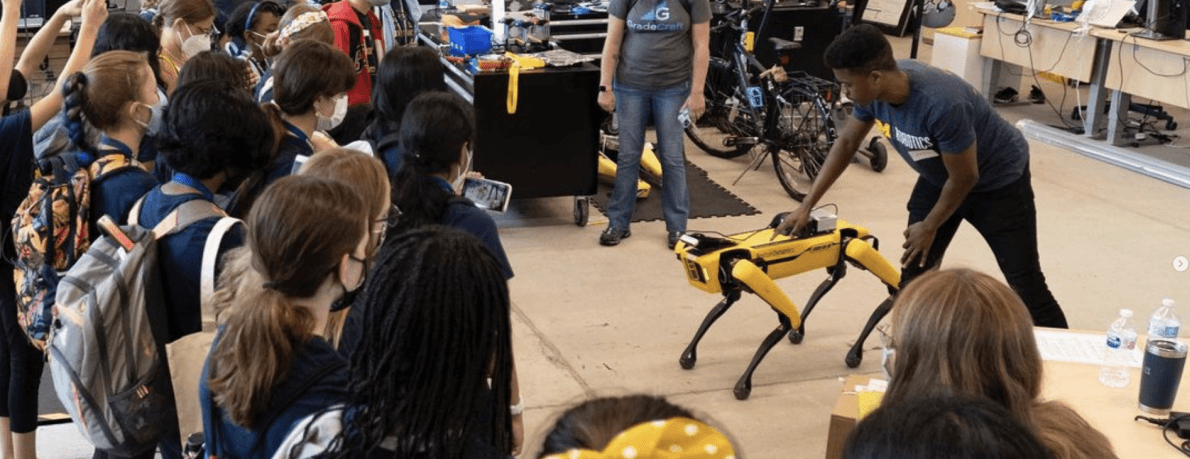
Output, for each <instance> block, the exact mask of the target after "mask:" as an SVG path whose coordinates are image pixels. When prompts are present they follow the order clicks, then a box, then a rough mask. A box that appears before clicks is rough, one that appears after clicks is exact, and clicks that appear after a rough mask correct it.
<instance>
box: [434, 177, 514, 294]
mask: <svg viewBox="0 0 1190 459" xmlns="http://www.w3.org/2000/svg"><path fill="white" fill-rule="evenodd" d="M432 180H435V181H437V182H438V184H439V185H441V186H442V187H443V188H445V189H446V190H448V191H450V193H451V194H452V195H453V194H454V193H455V189H454V187H452V186H451V185H450V183H448V182H447V181H446V180H443V179H441V178H439V177H433V178H432ZM438 223H439V224H441V225H442V226H447V227H451V228H454V229H457V230H461V231H464V232H466V233H470V234H471V235H472V236H475V237H477V238H479V241H480V242H482V243H483V245H484V246H486V247H487V248H488V250H489V251H491V252H492V255H494V256H495V257H496V262H497V263H499V264H500V270H501V271H504V278H505V279H512V265H510V264H509V263H508V255H506V254H505V253H504V245H503V244H501V243H500V233H499V232H498V231H496V220H493V219H492V216H491V215H488V213H487V212H486V211H484V210H483V209H480V208H478V207H475V203H473V202H471V201H470V200H468V199H452V200H451V201H450V202H449V203H447V205H446V211H445V212H443V214H442V219H441V220H439V221H438Z"/></svg>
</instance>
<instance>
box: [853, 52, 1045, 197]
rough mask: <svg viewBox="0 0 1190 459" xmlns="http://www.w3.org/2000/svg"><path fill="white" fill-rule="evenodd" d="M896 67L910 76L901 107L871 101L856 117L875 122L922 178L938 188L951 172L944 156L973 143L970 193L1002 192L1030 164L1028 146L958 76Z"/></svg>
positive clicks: (912, 64)
mask: <svg viewBox="0 0 1190 459" xmlns="http://www.w3.org/2000/svg"><path fill="white" fill-rule="evenodd" d="M897 65H898V66H900V68H901V70H903V71H905V73H907V74H908V75H909V98H908V100H906V101H905V103H903V104H901V105H900V106H893V105H892V104H889V103H888V102H882V101H873V102H872V103H870V104H868V105H866V106H856V107H855V117H856V118H857V119H859V120H863V121H871V120H875V121H876V126H877V127H878V128H879V129H880V132H881V133H882V134H884V136H885V137H887V138H888V139H889V141H890V142H891V143H892V145H893V147H894V148H896V150H897V153H899V154H900V155H901V157H902V158H905V161H907V162H908V163H909V165H910V166H911V167H913V169H914V170H916V171H917V173H918V174H921V177H922V179H924V180H926V181H927V182H929V183H930V184H932V185H934V186H937V187H939V188H941V187H942V186H943V185H944V184H945V183H946V178H947V177H948V176H949V174H948V173H947V171H946V166H945V165H944V164H943V163H942V156H941V155H946V154H959V153H962V152H963V150H966V149H967V148H968V147H970V146H971V144H972V143H973V142H974V143H975V144H976V147H975V149H976V160H977V161H978V163H979V182H978V183H976V184H975V188H974V189H972V191H973V192H983V191H991V190H996V189H999V188H1002V187H1004V186H1006V185H1008V184H1010V183H1012V182H1014V181H1016V180H1017V179H1019V178H1020V177H1021V175H1022V174H1023V173H1024V171H1025V167H1026V166H1028V164H1029V144H1028V143H1027V142H1026V141H1025V137H1024V136H1023V135H1021V131H1019V130H1017V129H1016V128H1015V127H1013V126H1012V125H1011V124H1009V123H1008V121H1005V120H1004V118H1001V117H1000V115H999V114H998V113H996V110H995V109H994V108H992V105H991V104H990V103H988V101H987V99H986V98H985V97H983V96H982V95H980V94H979V92H977V91H976V90H975V88H974V87H972V86H971V85H970V84H968V83H967V82H966V81H963V79H962V78H960V77H959V76H957V75H955V74H953V73H950V72H947V71H945V70H941V69H937V68H934V67H930V66H928V65H926V64H923V63H921V62H918V61H914V60H900V61H897Z"/></svg>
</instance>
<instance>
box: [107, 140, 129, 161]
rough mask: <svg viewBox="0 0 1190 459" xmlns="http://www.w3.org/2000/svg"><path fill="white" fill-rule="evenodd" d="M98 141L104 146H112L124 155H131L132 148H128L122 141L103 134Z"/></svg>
mask: <svg viewBox="0 0 1190 459" xmlns="http://www.w3.org/2000/svg"><path fill="white" fill-rule="evenodd" d="M99 143H101V144H103V145H104V146H106V147H112V148H114V149H116V151H119V152H120V153H123V154H124V156H127V157H129V158H131V157H132V148H129V147H128V145H127V144H125V143H124V142H121V141H119V140H116V139H113V138H111V137H108V136H103V138H101V139H99Z"/></svg>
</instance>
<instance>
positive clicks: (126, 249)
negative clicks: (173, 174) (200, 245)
mask: <svg viewBox="0 0 1190 459" xmlns="http://www.w3.org/2000/svg"><path fill="white" fill-rule="evenodd" d="M139 210H140V202H138V203H137V205H136V206H135V207H134V208H133V211H132V213H133V215H134V216H135V215H136V214H137V213H138V212H139ZM223 215H224V214H223V212H222V211H221V210H219V209H218V208H217V207H215V205H214V204H212V203H210V202H208V201H204V200H193V201H189V202H186V203H184V204H182V205H181V206H179V207H178V208H177V209H175V210H174V211H173V212H172V213H170V214H169V215H168V216H166V217H165V219H164V220H162V221H161V223H160V224H158V225H157V226H156V227H154V228H153V229H152V230H146V229H143V228H141V227H139V226H137V225H136V224H135V223H133V224H131V225H129V226H125V227H117V226H116V225H115V224H114V223H113V222H112V220H111V219H110V218H107V217H103V218H102V219H101V220H100V222H99V226H100V228H101V229H102V230H103V233H104V236H103V237H101V238H99V240H97V241H96V242H95V243H94V244H92V245H91V247H90V249H88V250H87V252H86V253H85V254H84V255H83V256H82V258H80V259H79V260H78V261H77V262H76V263H75V265H74V266H73V267H71V268H70V270H69V271H67V272H66V275H65V277H63V278H62V280H61V282H60V284H59V286H58V292H57V296H56V298H55V300H56V301H55V302H56V308H57V319H56V320H55V321H54V323H53V326H52V327H50V335H49V346H48V353H49V364H50V371H51V372H52V373H53V377H54V389H55V392H57V394H58V399H59V400H60V401H61V402H62V405H63V406H65V407H66V411H67V412H68V413H69V414H70V418H71V419H72V420H74V423H75V425H76V426H78V429H79V431H80V432H81V433H82V435H83V436H84V437H86V438H87V439H89V440H90V442H91V443H92V444H93V445H95V448H96V449H99V450H101V451H105V452H109V453H112V454H115V455H119V456H133V455H136V454H138V453H143V452H145V451H149V450H151V448H153V447H155V446H156V445H157V443H158V442H159V441H160V440H161V438H162V437H163V436H164V434H165V433H166V432H169V431H170V430H173V431H177V429H178V418H177V414H176V412H175V403H174V399H173V397H171V396H169V395H168V394H170V393H171V392H172V389H171V385H170V375H169V373H168V372H167V371H166V368H167V366H166V364H165V358H166V356H165V353H164V352H163V350H164V347H163V346H159V345H158V340H157V339H155V337H159V338H160V339H164V337H165V336H166V327H167V326H166V318H165V317H164V315H163V314H162V313H161V311H165V310H166V308H165V304H166V299H165V293H164V290H163V289H162V282H161V274H160V268H159V266H158V263H159V261H158V250H157V249H158V246H157V241H158V240H159V239H161V238H162V237H165V236H167V235H171V234H174V233H177V232H179V231H181V230H183V229H185V228H186V227H187V226H189V225H190V224H192V223H194V222H197V221H200V220H203V219H207V218H211V217H222V216H223ZM223 220H233V221H238V220H234V219H230V218H226V217H224V219H223ZM220 223H223V222H222V221H221V222H220ZM229 226H230V225H225V224H218V225H217V227H216V231H212V232H211V236H212V237H211V238H209V239H214V238H217V239H220V240H221V239H222V232H224V231H226V228H227V227H229ZM216 233H219V234H216ZM209 245H210V244H208V246H209ZM215 245H216V246H217V245H218V243H217V242H216V244H215ZM205 252H206V251H204V254H203V255H204V256H203V258H204V260H203V262H204V266H203V268H204V271H205V270H206V268H207V266H205V265H206V264H207V260H206V258H208V257H207V254H206V253H205ZM213 264H214V262H213V261H211V265H212V266H211V270H212V271H213ZM204 277H205V272H204ZM204 280H205V279H204ZM150 311H155V312H150Z"/></svg>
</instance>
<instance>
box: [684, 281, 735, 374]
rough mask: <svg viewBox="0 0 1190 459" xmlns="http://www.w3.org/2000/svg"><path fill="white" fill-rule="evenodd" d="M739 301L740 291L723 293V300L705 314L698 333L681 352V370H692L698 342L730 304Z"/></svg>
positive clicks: (696, 359)
mask: <svg viewBox="0 0 1190 459" xmlns="http://www.w3.org/2000/svg"><path fill="white" fill-rule="evenodd" d="M739 300H740V290H739V289H732V290H725V291H724V292H723V300H722V301H720V302H719V304H717V305H715V307H714V308H712V309H711V312H709V313H707V317H706V318H705V319H703V320H702V325H699V326H698V332H696V333H695V334H694V339H693V340H691V341H690V345H689V346H686V350H685V351H684V352H682V358H680V359H678V363H680V364H681V365H682V369H684V370H690V369H693V368H694V364H695V363H696V362H698V342H699V341H702V337H703V335H706V334H707V330H710V329H711V325H714V324H715V321H716V320H719V318H720V317H723V313H725V312H727V309H728V308H731V305H732V304H735V302H736V301H739Z"/></svg>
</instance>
